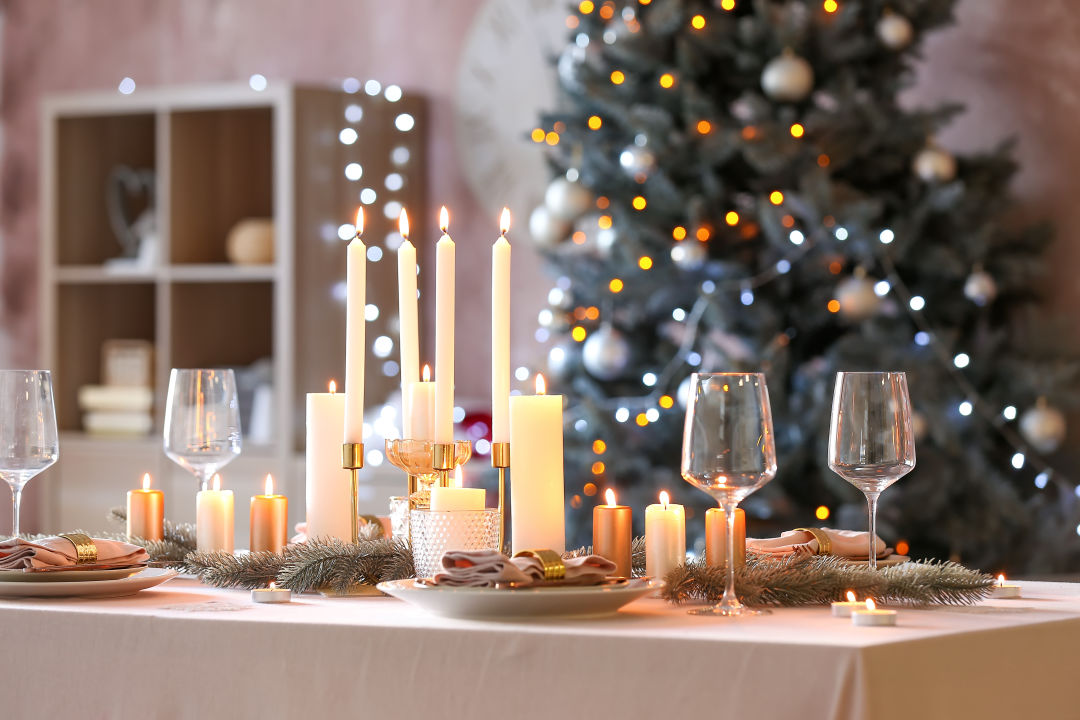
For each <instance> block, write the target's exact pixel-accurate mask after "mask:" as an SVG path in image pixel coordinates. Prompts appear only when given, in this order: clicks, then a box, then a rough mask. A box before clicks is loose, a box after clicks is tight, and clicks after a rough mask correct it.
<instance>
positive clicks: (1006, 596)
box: [990, 575, 1020, 600]
mask: <svg viewBox="0 0 1080 720" xmlns="http://www.w3.org/2000/svg"><path fill="white" fill-rule="evenodd" d="M990 597H991V598H994V599H995V600H1011V599H1015V598H1018V597H1020V586H1019V585H1006V584H1005V576H1004V575H998V579H997V585H995V586H994V587H992V588H991V589H990Z"/></svg>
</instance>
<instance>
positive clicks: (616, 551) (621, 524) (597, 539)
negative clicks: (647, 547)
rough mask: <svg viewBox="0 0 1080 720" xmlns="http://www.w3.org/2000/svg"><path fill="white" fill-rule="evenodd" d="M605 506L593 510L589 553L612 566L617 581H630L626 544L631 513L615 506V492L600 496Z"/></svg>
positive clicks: (630, 532)
mask: <svg viewBox="0 0 1080 720" xmlns="http://www.w3.org/2000/svg"><path fill="white" fill-rule="evenodd" d="M604 497H605V498H606V499H607V505H597V506H596V507H594V508H593V531H592V537H593V553H594V554H595V555H599V556H600V557H605V558H607V559H608V560H610V561H611V562H613V563H615V575H616V576H617V577H630V576H631V575H632V574H633V566H632V564H631V560H630V554H631V553H630V543H631V542H632V539H633V522H634V514H633V511H632V510H631V509H630V508H629V507H627V506H626V505H616V504H615V492H614V491H613V490H612V489H611V488H608V490H607V492H605V493H604Z"/></svg>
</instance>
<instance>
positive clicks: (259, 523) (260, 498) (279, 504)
mask: <svg viewBox="0 0 1080 720" xmlns="http://www.w3.org/2000/svg"><path fill="white" fill-rule="evenodd" d="M288 528H289V499H288V498H287V497H285V496H284V495H275V494H274V477H273V476H272V475H270V474H267V476H266V484H265V486H264V494H262V495H254V496H252V498H251V552H260V551H267V552H273V553H276V552H280V551H281V548H283V547H285V545H286V544H287V543H288V541H289V540H288V532H289V530H288Z"/></svg>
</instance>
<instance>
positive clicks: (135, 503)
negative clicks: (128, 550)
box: [127, 473, 165, 540]
mask: <svg viewBox="0 0 1080 720" xmlns="http://www.w3.org/2000/svg"><path fill="white" fill-rule="evenodd" d="M164 526H165V494H164V493H163V492H161V491H160V490H151V489H150V473H144V474H143V479H142V489H141V490H128V494H127V535H128V537H129V538H133V537H138V538H143V539H144V540H161V539H162V538H164V536H165V530H164Z"/></svg>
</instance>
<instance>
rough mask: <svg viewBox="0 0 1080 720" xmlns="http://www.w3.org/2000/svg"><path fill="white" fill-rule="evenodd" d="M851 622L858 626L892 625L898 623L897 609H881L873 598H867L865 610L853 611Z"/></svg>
mask: <svg viewBox="0 0 1080 720" xmlns="http://www.w3.org/2000/svg"><path fill="white" fill-rule="evenodd" d="M851 624H852V625H854V626H856V627H890V626H893V625H896V611H895V610H879V609H878V607H877V605H876V604H875V603H874V600H873V598H866V609H865V610H853V611H852V612H851Z"/></svg>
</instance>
